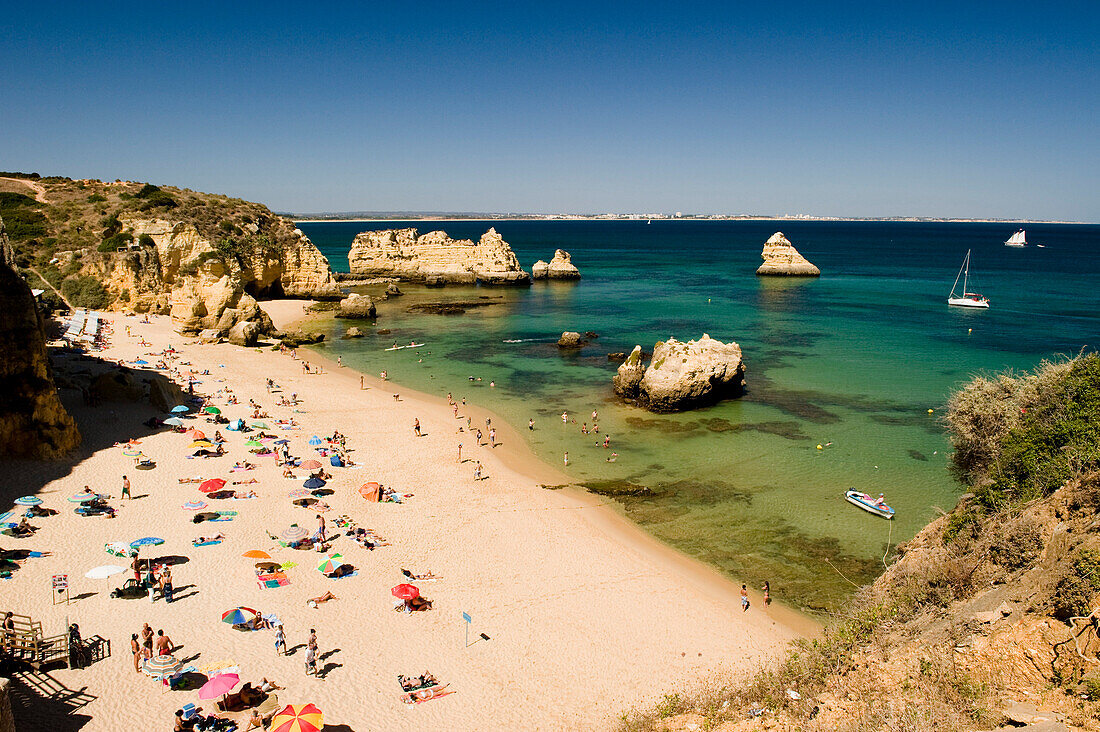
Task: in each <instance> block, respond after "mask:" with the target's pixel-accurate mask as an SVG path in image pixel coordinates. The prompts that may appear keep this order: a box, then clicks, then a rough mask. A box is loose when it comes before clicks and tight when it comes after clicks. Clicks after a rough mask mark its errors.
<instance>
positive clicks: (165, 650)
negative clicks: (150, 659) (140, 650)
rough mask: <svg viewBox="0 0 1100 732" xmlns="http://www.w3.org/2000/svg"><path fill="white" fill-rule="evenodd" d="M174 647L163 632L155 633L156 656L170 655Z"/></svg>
mask: <svg viewBox="0 0 1100 732" xmlns="http://www.w3.org/2000/svg"><path fill="white" fill-rule="evenodd" d="M173 648H175V645H173V644H172V639H171V638H169V637H168V636H166V635H165V634H164V631H163V630H158V631H157V655H158V656H167V655H169V654H171V653H172V649H173Z"/></svg>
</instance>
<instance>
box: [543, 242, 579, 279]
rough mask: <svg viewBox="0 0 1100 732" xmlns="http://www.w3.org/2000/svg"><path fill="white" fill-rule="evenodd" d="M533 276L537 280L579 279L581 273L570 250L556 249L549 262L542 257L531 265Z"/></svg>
mask: <svg viewBox="0 0 1100 732" xmlns="http://www.w3.org/2000/svg"><path fill="white" fill-rule="evenodd" d="M531 277H533V278H534V279H536V280H579V279H580V278H581V273H580V270H578V269H577V267H576V265H574V264H573V259H572V257H570V256H569V252H567V251H565V250H564V249H556V250H554V258H553V259H551V260H550V262H549V264H548V263H546V262H545V261H543V260H541V259H540V260H539V261H537V262H535V264H534V265H533V266H532V267H531Z"/></svg>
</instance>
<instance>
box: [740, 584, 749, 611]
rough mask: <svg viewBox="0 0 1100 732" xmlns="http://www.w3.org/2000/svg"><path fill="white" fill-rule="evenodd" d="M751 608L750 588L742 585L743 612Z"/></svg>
mask: <svg viewBox="0 0 1100 732" xmlns="http://www.w3.org/2000/svg"><path fill="white" fill-rule="evenodd" d="M748 609H749V588H748V587H745V586H744V585H741V612H745V611H747V610H748Z"/></svg>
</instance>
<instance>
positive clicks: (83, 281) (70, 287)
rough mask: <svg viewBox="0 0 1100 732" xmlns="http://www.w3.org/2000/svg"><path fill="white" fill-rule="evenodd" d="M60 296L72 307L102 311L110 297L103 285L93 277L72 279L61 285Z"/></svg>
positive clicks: (108, 302)
mask: <svg viewBox="0 0 1100 732" xmlns="http://www.w3.org/2000/svg"><path fill="white" fill-rule="evenodd" d="M61 294H62V295H64V296H65V299H66V300H68V301H69V302H70V303H71V304H72V305H73V307H78V308H89V309H91V310H102V309H103V308H106V307H107V306H108V305H109V304H110V302H111V297H110V295H109V294H108V292H107V288H105V287H104V286H103V283H102V282H100V281H99V280H97V279H96V278H95V277H72V278H70V279H67V280H65V281H64V282H62V283H61Z"/></svg>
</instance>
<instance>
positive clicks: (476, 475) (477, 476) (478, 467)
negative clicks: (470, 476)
mask: <svg viewBox="0 0 1100 732" xmlns="http://www.w3.org/2000/svg"><path fill="white" fill-rule="evenodd" d="M474 480H481V462H480V461H478V464H477V465H475V466H474Z"/></svg>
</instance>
